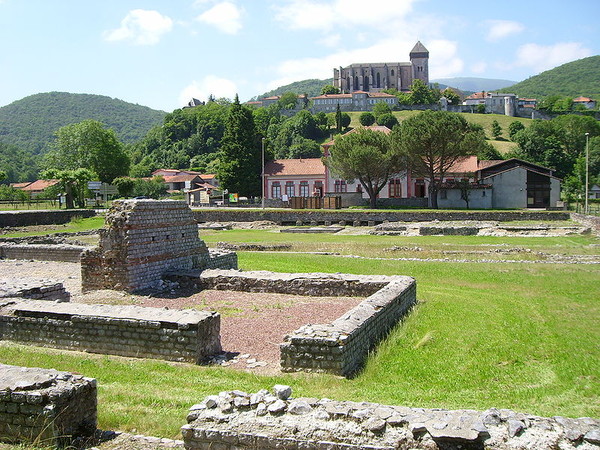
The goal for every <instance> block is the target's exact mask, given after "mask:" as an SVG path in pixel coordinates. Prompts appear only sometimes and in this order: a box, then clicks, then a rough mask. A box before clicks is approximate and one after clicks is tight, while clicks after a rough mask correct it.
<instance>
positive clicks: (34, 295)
mask: <svg viewBox="0 0 600 450" xmlns="http://www.w3.org/2000/svg"><path fill="white" fill-rule="evenodd" d="M8 297H18V298H28V299H31V300H50V301H57V302H68V301H70V300H71V294H70V293H69V292H68V291H67V290H66V289H65V286H64V285H63V284H62V283H60V282H57V281H53V280H45V279H23V278H18V279H16V278H2V279H0V299H3V298H8Z"/></svg>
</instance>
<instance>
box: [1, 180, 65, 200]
mask: <svg viewBox="0 0 600 450" xmlns="http://www.w3.org/2000/svg"><path fill="white" fill-rule="evenodd" d="M58 182H59V181H58V180H36V181H31V182H26V183H11V186H12V187H14V188H15V189H20V190H22V191H24V192H27V193H28V194H29V196H30V197H31V198H35V197H37V196H39V195H40V194H41V193H42V192H43V191H44V189H47V188H49V187H51V186H54V185H56V184H58Z"/></svg>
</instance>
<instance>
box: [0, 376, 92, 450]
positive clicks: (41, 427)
mask: <svg viewBox="0 0 600 450" xmlns="http://www.w3.org/2000/svg"><path fill="white" fill-rule="evenodd" d="M96 396H97V394H96V380H95V379H92V378H86V377H84V376H81V375H74V374H71V373H67V372H57V371H56V370H48V369H37V368H24V367H16V366H9V365H4V364H0V440H3V441H9V442H25V443H31V444H35V445H38V446H40V447H46V448H49V447H53V446H59V445H66V444H68V443H69V442H70V441H71V440H72V439H73V438H74V437H80V436H90V435H93V433H94V432H95V431H96V421H97V420H96V406H97V404H96V403H97V400H96Z"/></svg>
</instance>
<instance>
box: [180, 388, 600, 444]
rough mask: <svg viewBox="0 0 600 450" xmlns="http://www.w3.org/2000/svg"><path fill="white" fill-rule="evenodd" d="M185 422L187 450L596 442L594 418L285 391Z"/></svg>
mask: <svg viewBox="0 0 600 450" xmlns="http://www.w3.org/2000/svg"><path fill="white" fill-rule="evenodd" d="M187 421H188V424H187V425H184V426H183V427H182V428H181V434H182V435H183V439H184V443H185V448H186V449H209V448H211V449H217V448H218V449H221V450H239V449H243V448H248V449H268V448H288V449H311V450H321V449H336V450H350V449H354V450H358V449H373V450H374V449H379V450H395V449H415V450H417V449H423V450H425V449H426V450H435V449H445V450H450V449H484V448H485V449H489V450H496V449H497V450H508V449H525V448H527V449H536V450H554V449H558V448H560V449H564V450H567V449H571V450H574V449H578V450H592V449H597V448H598V444H600V421H598V420H597V419H591V418H580V419H569V418H564V417H558V416H557V417H553V418H545V417H539V416H534V415H531V414H524V413H519V412H515V411H511V410H508V409H500V410H498V409H494V408H492V409H488V410H486V411H474V410H444V409H424V408H408V407H403V406H389V405H381V404H377V403H368V402H348V401H346V402H342V401H334V400H329V399H316V398H296V399H294V398H292V397H291V389H290V388H289V386H274V388H273V391H272V392H269V391H267V390H262V391H259V392H257V393H253V394H248V393H245V392H242V391H239V390H235V391H229V392H221V393H220V394H219V395H211V396H208V397H206V398H205V399H204V400H203V401H202V402H201V403H198V404H196V405H194V406H193V407H192V408H191V409H190V412H189V414H188V417H187Z"/></svg>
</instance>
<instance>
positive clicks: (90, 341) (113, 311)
mask: <svg viewBox="0 0 600 450" xmlns="http://www.w3.org/2000/svg"><path fill="white" fill-rule="evenodd" d="M0 339H3V340H10V341H15V342H20V343H25V344H32V345H40V346H44V347H54V348H63V349H68V350H80V351H87V352H91V353H104V354H109V355H120V356H131V357H141V358H156V359H165V360H171V361H187V362H192V363H200V362H202V361H204V360H205V359H206V358H207V357H208V356H210V355H213V354H215V353H219V352H220V351H221V341H220V315H219V314H218V313H216V312H209V311H196V310H175V309H174V310H166V309H159V308H144V307H139V306H115V305H86V304H81V303H51V302H46V301H35V300H21V301H20V300H16V299H12V300H11V299H5V300H4V301H3V302H0Z"/></svg>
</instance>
